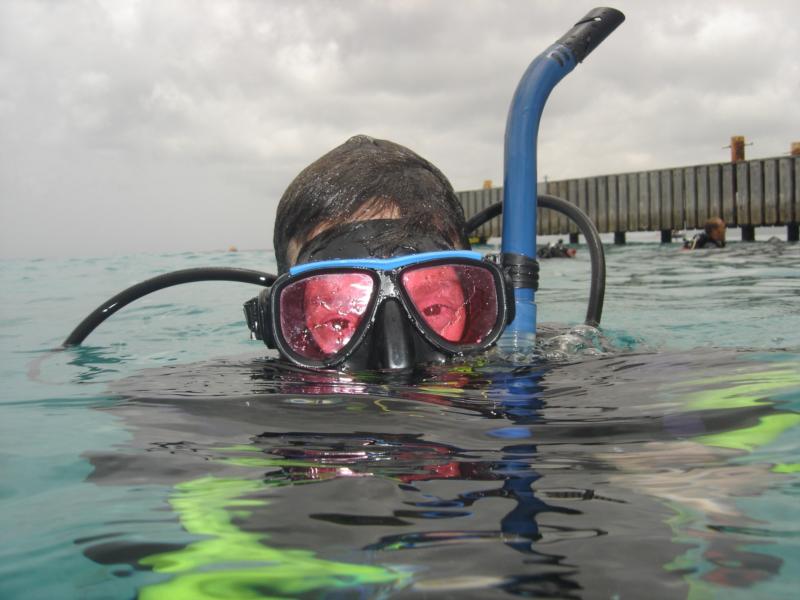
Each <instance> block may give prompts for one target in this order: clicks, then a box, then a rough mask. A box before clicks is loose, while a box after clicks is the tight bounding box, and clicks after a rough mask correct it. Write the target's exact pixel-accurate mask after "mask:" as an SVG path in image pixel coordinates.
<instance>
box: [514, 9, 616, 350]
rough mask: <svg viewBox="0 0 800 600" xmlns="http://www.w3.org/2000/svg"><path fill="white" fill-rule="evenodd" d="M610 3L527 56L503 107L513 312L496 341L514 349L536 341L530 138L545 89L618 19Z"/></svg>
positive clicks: (533, 152)
mask: <svg viewBox="0 0 800 600" xmlns="http://www.w3.org/2000/svg"><path fill="white" fill-rule="evenodd" d="M624 20H625V15H623V14H622V13H621V12H620V11H618V10H616V9H613V8H595V9H593V10H591V11H590V12H589V13H588V14H587V15H586V16H585V17H583V19H581V20H580V21H578V22H577V23H576V24H575V26H574V27H573V28H572V29H570V30H569V31H568V32H567V33H566V34H565V35H564V36H562V37H561V39H559V40H558V41H557V42H556V43H554V44H553V45H551V46H550V47H548V48H547V49H546V50H545V51H544V52H542V53H541V54H540V55H539V56H537V57H536V58H535V59H533V62H531V64H530V65H529V66H528V68H527V70H526V71H525V73H524V74H523V76H522V79H521V80H520V82H519V85H518V86H517V89H516V91H515V92H514V98H513V99H512V101H511V108H510V109H509V111H508V120H507V121H506V137H505V175H504V180H503V196H504V197H503V240H502V263H503V266H504V268H505V269H506V271H507V272H508V273H509V274H510V276H511V279H512V282H513V285H514V299H515V305H516V317H515V318H514V321H513V322H511V323H510V324H509V325H508V327H507V328H506V331H505V333H504V334H503V337H502V338H501V345H502V346H503V347H504V348H506V349H511V350H513V351H516V352H525V351H528V350H531V349H532V348H533V346H534V343H535V341H536V300H535V294H536V287H537V285H538V264H537V263H536V207H537V177H536V138H537V136H538V133H539V121H540V119H541V116H542V112H543V111H544V105H545V102H547V98H548V97H549V96H550V92H551V91H552V90H553V88H554V87H555V86H556V85H557V84H558V82H559V81H561V80H562V79H563V78H564V77H565V76H566V75H567V74H569V72H570V71H572V69H574V68H575V66H576V65H577V64H578V63H579V62H582V61H583V59H584V58H586V56H587V55H588V54H589V53H590V52H591V51H592V50H594V49H595V48H596V47H597V46H598V45H599V44H600V43H601V42H602V41H603V40H604V39H605V38H606V37H608V35H609V34H610V33H611V32H612V31H614V29H616V28H617V27H618V26H619V25H620V24H621V23H622V22H623V21H624Z"/></svg>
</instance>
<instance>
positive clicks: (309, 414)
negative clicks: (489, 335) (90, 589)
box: [81, 353, 800, 598]
mask: <svg viewBox="0 0 800 600" xmlns="http://www.w3.org/2000/svg"><path fill="white" fill-rule="evenodd" d="M732 365H735V369H732ZM797 366H798V361H797V360H796V359H792V360H789V361H787V360H783V361H782V362H779V363H775V362H768V361H759V360H752V358H751V357H741V356H736V355H735V354H733V353H730V354H727V355H720V354H719V353H717V354H716V355H715V356H714V357H709V356H707V355H705V354H704V353H687V354H683V355H654V354H629V355H617V356H606V357H600V358H596V359H590V360H582V361H581V362H573V363H569V362H559V363H550V364H542V365H541V366H538V367H515V366H513V365H507V366H503V365H502V364H499V363H494V364H491V365H483V366H468V365H461V366H459V367H457V368H451V369H438V370H433V371H426V372H420V373H417V374H415V377H416V378H417V380H418V381H420V380H421V383H418V384H416V385H412V384H411V383H409V382H408V381H403V380H402V379H398V378H396V377H394V378H390V379H387V378H384V377H381V376H379V375H376V374H371V375H370V376H368V377H367V376H358V375H342V374H325V373H318V374H313V375H309V374H306V373H302V372H300V371H295V370H292V369H289V368H287V367H286V366H285V365H280V364H278V363H274V362H270V361H268V360H252V359H244V360H241V361H237V360H228V361H221V362H220V361H218V362H215V363H212V364H198V365H188V366H183V367H174V368H165V369H159V370H157V371H153V372H149V373H146V374H143V375H141V376H136V377H131V378H129V379H127V380H124V381H122V382H121V383H120V384H118V386H116V387H115V392H116V393H118V394H120V395H122V396H124V397H126V400H125V402H123V403H121V404H119V405H118V406H116V407H114V408H112V409H109V412H111V413H113V414H115V415H116V416H118V417H120V418H122V419H123V421H124V423H125V425H126V427H127V428H128V429H129V430H130V431H131V433H132V434H133V439H132V440H131V442H130V443H129V444H127V445H126V446H125V447H124V448H120V449H118V450H115V451H113V452H107V453H93V454H92V455H90V457H89V458H90V460H91V463H92V465H93V473H92V474H91V476H90V481H92V482H94V483H96V484H101V485H111V486H135V485H140V484H141V483H143V482H148V483H153V482H159V483H161V484H165V485H167V486H168V489H169V490H170V491H169V492H168V493H167V498H166V499H167V502H168V504H169V510H170V512H171V514H172V515H173V516H174V517H173V518H175V519H177V523H176V524H179V525H180V527H181V528H182V529H183V530H184V531H185V532H186V533H188V534H190V540H188V541H185V542H183V543H181V544H177V545H176V544H165V545H163V544H162V545H159V544H156V543H153V540H148V539H146V538H145V539H143V538H142V537H141V536H139V535H138V534H137V528H136V526H135V525H134V526H130V527H129V528H128V529H127V530H126V531H120V526H119V525H116V526H115V528H114V529H115V531H116V536H115V539H114V542H113V543H112V544H110V545H109V541H108V540H106V539H101V540H100V541H91V542H89V543H82V544H81V547H82V548H83V552H84V553H85V555H86V556H88V557H90V558H91V559H92V560H94V561H96V562H99V563H102V564H109V563H110V562H112V561H113V562H115V563H127V564H128V565H129V566H130V567H132V568H133V569H135V570H139V571H147V572H151V573H153V574H158V575H160V576H161V579H160V580H159V581H158V582H157V583H154V584H150V585H147V586H144V587H143V588H142V589H141V590H140V597H142V598H155V597H170V598H172V597H187V598H242V597H253V598H260V597H281V598H283V597H315V598H316V597H331V598H340V597H353V598H356V597H384V596H386V595H391V596H392V597H406V596H409V597H411V596H414V597H416V596H420V595H422V596H424V597H428V596H436V597H438V596H442V597H451V595H452V596H453V597H455V596H458V597H476V598H484V597H493V596H498V597H500V596H504V595H508V594H513V595H522V596H545V597H557V598H584V597H612V596H614V594H615V593H618V594H623V593H624V595H625V596H628V597H643V596H645V595H649V596H655V597H659V598H661V597H664V598H668V597H675V598H684V597H687V595H694V594H702V593H705V592H704V591H703V590H705V591H706V592H707V591H708V590H711V591H712V592H713V590H714V589H722V588H726V589H727V588H730V589H732V590H736V589H742V590H747V589H750V588H752V587H753V586H756V585H760V586H764V585H768V584H769V583H770V582H772V583H776V584H777V585H778V589H779V586H780V578H779V577H778V575H779V574H780V573H781V571H782V569H783V568H784V562H785V559H784V558H783V555H782V551H781V550H782V546H783V543H784V541H785V540H786V538H780V537H779V535H778V534H780V532H781V531H783V530H784V524H782V523H776V522H774V521H773V522H771V523H766V524H765V522H764V521H763V517H761V516H759V515H750V514H748V510H747V508H746V507H745V506H743V505H742V503H741V500H742V499H758V498H763V497H764V496H765V495H771V496H776V495H777V496H778V497H780V496H781V495H782V494H784V493H785V491H784V490H783V488H782V486H790V481H792V478H791V475H787V474H785V472H786V471H787V470H791V469H792V468H793V467H792V466H791V465H789V464H788V463H785V462H784V460H783V459H784V457H782V456H780V455H776V454H772V453H767V454H764V455H760V454H759V453H760V452H761V449H762V448H768V447H770V445H773V444H774V443H775V442H776V440H779V439H780V437H781V435H782V434H783V433H784V432H785V431H787V430H789V429H790V428H792V427H793V426H794V425H795V424H796V423H797V421H798V420H800V416H798V415H797V414H796V413H795V412H790V411H787V410H786V409H785V407H783V406H782V404H783V403H784V401H785V399H784V398H782V396H781V393H782V392H789V393H795V394H796V390H797V389H798V387H800V386H799V385H798V384H800V375H798V374H797V373H798V369H797ZM732 370H733V371H734V373H733V374H731V372H732ZM577 373H580V378H579V379H578V378H577V377H576V374H577ZM675 373H681V377H680V383H677V382H676V380H675V377H674V374H675ZM793 390H794V392H793ZM794 400H795V401H796V400H797V398H795V399H794ZM773 534H775V535H773ZM109 553H110V557H109ZM320 594H322V596H320ZM422 596H421V597H422Z"/></svg>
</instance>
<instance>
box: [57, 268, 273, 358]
mask: <svg viewBox="0 0 800 600" xmlns="http://www.w3.org/2000/svg"><path fill="white" fill-rule="evenodd" d="M275 279H277V276H275V275H271V274H269V273H262V272H261V271H253V270H251V269H237V268H235V267H198V268H194V269H182V270H180V271H173V272H171V273H164V274H163V275H157V276H156V277H153V278H151V279H147V280H145V281H142V282H141V283H137V284H135V285H132V286H131V287H129V288H127V289H125V290H123V291H121V292H120V293H119V294H117V295H116V296H114V297H113V298H109V299H108V300H106V301H105V302H103V303H102V304H101V305H100V306H98V307H97V308H96V309H94V311H93V312H92V313H91V314H90V315H89V316H88V317H86V318H85V319H84V320H83V321H81V322H80V324H79V325H78V326H77V327H76V328H75V329H74V330H73V331H72V333H70V334H69V335H68V336H67V339H65V340H64V342H63V343H62V346H78V345H80V343H81V342H83V340H85V339H86V337H87V336H88V335H89V334H90V333H91V332H92V331H94V330H95V329H96V328H97V326H98V325H100V323H102V322H103V321H105V320H106V319H107V318H108V317H110V316H111V315H113V314H114V313H115V312H117V311H118V310H119V309H120V308H122V307H123V306H127V305H128V304H130V303H131V302H133V301H134V300H138V299H139V298H141V297H142V296H146V295H147V294H150V293H152V292H157V291H158V290H163V289H164V288H168V287H172V286H174V285H180V284H182V283H195V282H198V281H236V282H239V283H253V284H255V285H261V286H264V287H269V286H270V285H272V284H273V283H274V282H275Z"/></svg>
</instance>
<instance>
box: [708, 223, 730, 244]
mask: <svg viewBox="0 0 800 600" xmlns="http://www.w3.org/2000/svg"><path fill="white" fill-rule="evenodd" d="M726 229H727V227H726V226H725V221H723V220H722V219H720V218H719V217H712V218H710V219H708V220H707V221H706V224H705V232H706V235H707V236H708V237H709V239H710V240H712V241H713V242H716V243H718V244H721V245H723V246H724V245H725V231H726Z"/></svg>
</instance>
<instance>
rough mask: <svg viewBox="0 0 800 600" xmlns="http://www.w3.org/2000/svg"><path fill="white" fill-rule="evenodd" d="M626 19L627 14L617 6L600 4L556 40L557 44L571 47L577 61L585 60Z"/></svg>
mask: <svg viewBox="0 0 800 600" xmlns="http://www.w3.org/2000/svg"><path fill="white" fill-rule="evenodd" d="M624 20H625V15H624V14H622V13H621V12H620V11H618V10H617V9H616V8H609V7H607V6H598V7H597V8H593V9H592V10H590V11H589V12H588V13H586V16H584V17H583V18H582V19H581V20H580V21H578V22H577V23H575V25H573V27H572V29H570V30H569V31H568V32H567V33H565V34H564V35H563V36H561V37H560V38H559V39H558V40H556V44H561V45H562V46H566V47H567V48H569V49H570V51H571V52H572V55H573V56H574V57H575V62H579V63H580V62H583V59H584V58H586V57H587V56H589V54H591V53H592V51H593V50H594V49H595V48H597V47H598V46H599V45H600V44H602V43H603V40H605V39H606V38H607V37H608V36H609V35H611V33H612V32H613V31H614V30H615V29H616V28H617V27H619V26H620V25H621V24H622V22H623V21H624Z"/></svg>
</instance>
